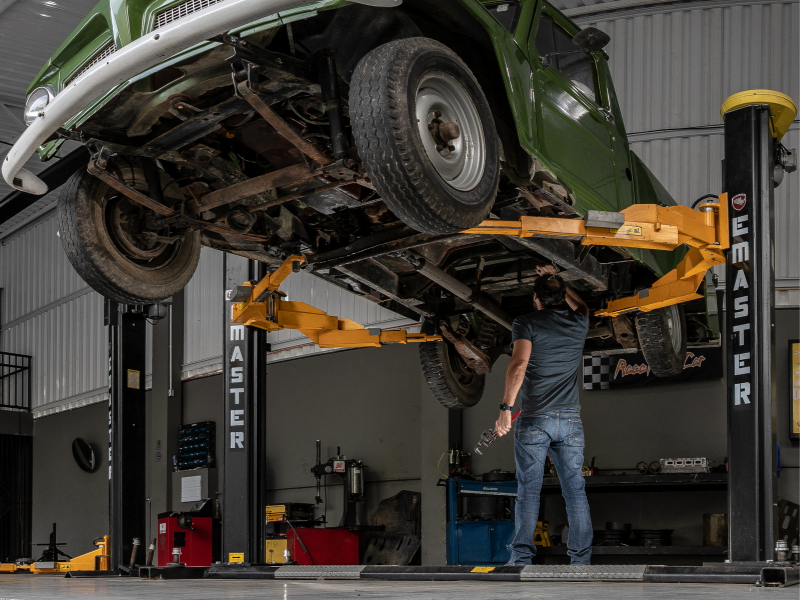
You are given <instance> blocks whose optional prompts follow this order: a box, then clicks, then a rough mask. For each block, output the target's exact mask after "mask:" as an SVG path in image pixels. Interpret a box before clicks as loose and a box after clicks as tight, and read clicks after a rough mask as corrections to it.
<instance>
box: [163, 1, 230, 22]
mask: <svg viewBox="0 0 800 600" xmlns="http://www.w3.org/2000/svg"><path fill="white" fill-rule="evenodd" d="M222 1H223V0H186V2H181V3H180V4H178V5H176V6H173V7H172V8H168V9H167V10H164V11H161V12H160V13H158V14H157V15H156V24H155V27H153V29H158V28H159V27H164V25H169V24H170V23H172V22H173V21H177V20H178V19H182V18H183V17H186V16H188V15H190V14H192V13H195V12H197V11H198V10H202V9H204V8H208V7H209V6H213V5H214V4H218V3H219V2H222Z"/></svg>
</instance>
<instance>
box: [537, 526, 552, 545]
mask: <svg viewBox="0 0 800 600" xmlns="http://www.w3.org/2000/svg"><path fill="white" fill-rule="evenodd" d="M547 530H548V524H547V521H536V531H535V532H534V533H533V543H534V544H535V545H537V546H541V547H542V548H549V547H550V546H552V545H553V543H552V542H551V541H550V534H549V533H547Z"/></svg>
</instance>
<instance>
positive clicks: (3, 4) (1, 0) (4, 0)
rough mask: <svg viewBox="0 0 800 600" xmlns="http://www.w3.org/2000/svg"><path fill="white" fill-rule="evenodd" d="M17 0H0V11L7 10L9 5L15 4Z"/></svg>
mask: <svg viewBox="0 0 800 600" xmlns="http://www.w3.org/2000/svg"><path fill="white" fill-rule="evenodd" d="M16 1H17V0H0V13H2V12H3V11H4V10H6V9H7V8H8V7H9V6H11V5H12V4H14V2H16Z"/></svg>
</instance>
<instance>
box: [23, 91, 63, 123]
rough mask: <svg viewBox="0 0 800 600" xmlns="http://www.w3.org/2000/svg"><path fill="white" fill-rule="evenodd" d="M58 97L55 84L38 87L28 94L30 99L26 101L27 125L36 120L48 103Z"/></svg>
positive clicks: (25, 116)
mask: <svg viewBox="0 0 800 600" xmlns="http://www.w3.org/2000/svg"><path fill="white" fill-rule="evenodd" d="M55 97H56V91H55V89H53V86H50V85H45V86H42V87H38V88H36V89H35V90H33V91H32V92H31V95H30V96H28V101H27V102H26V103H25V115H24V119H25V125H30V124H31V123H33V122H34V121H35V120H36V117H38V116H39V113H41V112H42V111H43V110H44V109H45V108H46V107H47V105H48V104H50V103H51V102H52V101H53V98H55Z"/></svg>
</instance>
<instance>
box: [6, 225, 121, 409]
mask: <svg viewBox="0 0 800 600" xmlns="http://www.w3.org/2000/svg"><path fill="white" fill-rule="evenodd" d="M57 231H58V226H57V219H56V213H55V212H54V211H50V212H48V213H46V214H44V215H43V216H42V217H41V218H40V219H39V220H38V221H36V222H34V223H32V224H31V225H30V226H29V227H27V228H25V229H24V230H22V231H19V232H18V233H16V234H14V235H11V236H9V237H8V238H6V239H4V240H2V246H0V288H2V290H3V298H2V299H3V302H2V313H0V318H1V319H2V321H1V323H2V331H1V332H0V348H2V350H5V351H7V352H17V353H20V354H29V355H31V356H32V357H33V360H32V373H33V390H32V392H33V393H32V399H31V408H32V409H33V413H34V416H36V417H40V416H44V415H46V414H51V413H54V412H59V411H61V410H67V409H70V408H75V407H78V406H85V405H86V404H91V403H92V402H99V401H103V400H105V399H107V397H108V394H107V389H108V372H107V369H106V356H107V354H106V348H107V345H108V344H107V336H106V332H105V327H104V325H103V298H102V297H101V296H100V295H99V294H98V293H97V292H95V291H93V290H92V289H91V288H89V287H88V286H87V285H86V283H84V281H83V280H82V279H81V278H80V277H79V276H78V274H77V273H76V272H75V271H74V270H73V268H72V266H71V265H70V264H69V261H68V260H67V257H66V256H65V255H64V252H63V250H62V249H61V240H59V238H58V236H57V234H56V232H57Z"/></svg>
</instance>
